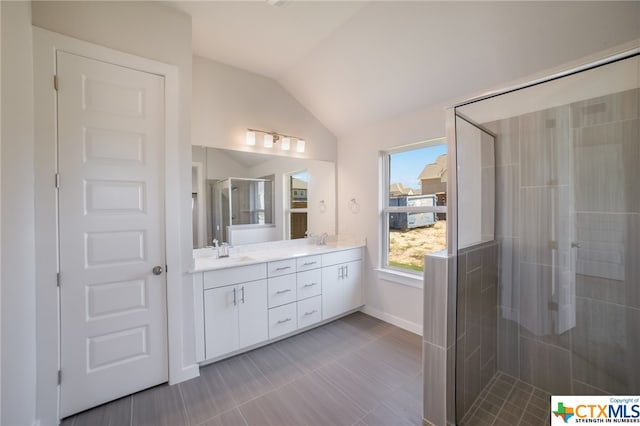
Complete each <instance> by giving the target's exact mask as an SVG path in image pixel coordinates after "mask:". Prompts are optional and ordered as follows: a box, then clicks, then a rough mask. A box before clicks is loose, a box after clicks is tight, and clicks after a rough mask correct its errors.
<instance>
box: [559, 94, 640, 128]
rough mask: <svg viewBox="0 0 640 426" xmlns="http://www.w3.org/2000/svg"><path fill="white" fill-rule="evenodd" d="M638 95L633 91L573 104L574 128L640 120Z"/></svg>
mask: <svg viewBox="0 0 640 426" xmlns="http://www.w3.org/2000/svg"><path fill="white" fill-rule="evenodd" d="M638 93H639V90H638V89H632V90H627V91H625V92H620V93H614V94H611V95H606V96H601V97H599V98H593V99H588V100H586V101H581V102H575V103H573V104H571V115H572V122H573V127H586V126H593V125H597V124H604V123H611V122H614V121H622V120H629V119H633V118H638V117H639V114H638V109H639V106H638V98H639V94H638Z"/></svg>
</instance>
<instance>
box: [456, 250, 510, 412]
mask: <svg viewBox="0 0 640 426" xmlns="http://www.w3.org/2000/svg"><path fill="white" fill-rule="evenodd" d="M498 252H499V244H498V243H497V242H495V241H491V242H487V243H481V244H478V245H475V246H472V247H469V248H465V249H461V250H459V251H458V297H457V309H456V315H457V320H456V327H457V331H456V332H457V335H456V337H457V350H456V358H457V359H456V410H457V412H456V418H458V419H462V417H463V416H464V414H465V413H466V412H467V410H468V409H469V408H471V406H472V404H473V402H474V401H475V399H476V398H477V397H478V395H479V394H480V392H481V391H482V389H483V388H484V387H485V386H486V385H487V384H488V383H489V381H490V380H491V378H492V377H493V376H494V374H495V373H496V368H497V353H496V338H497V330H496V321H497V312H498V311H497V306H498V305H497V301H498V298H497V290H498Z"/></svg>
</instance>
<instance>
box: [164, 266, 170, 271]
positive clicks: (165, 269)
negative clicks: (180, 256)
mask: <svg viewBox="0 0 640 426" xmlns="http://www.w3.org/2000/svg"><path fill="white" fill-rule="evenodd" d="M164 272H165V273H167V272H169V265H164Z"/></svg>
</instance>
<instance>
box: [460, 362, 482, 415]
mask: <svg viewBox="0 0 640 426" xmlns="http://www.w3.org/2000/svg"><path fill="white" fill-rule="evenodd" d="M480 380H481V365H480V350H476V351H475V352H474V353H473V354H472V355H471V356H470V357H468V358H467V359H466V360H465V368H464V396H463V398H464V401H465V403H464V404H465V407H471V405H472V404H473V402H474V401H475V400H476V398H477V397H478V395H479V394H480V391H481V390H482V387H481V386H480V384H481V382H480Z"/></svg>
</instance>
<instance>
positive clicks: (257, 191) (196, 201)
mask: <svg viewBox="0 0 640 426" xmlns="http://www.w3.org/2000/svg"><path fill="white" fill-rule="evenodd" d="M192 156H193V189H192V209H193V227H194V230H193V235H194V248H196V247H206V246H210V245H212V243H213V240H214V239H215V240H218V243H222V242H228V243H230V244H231V245H242V244H251V243H258V242H265V241H274V240H283V239H291V238H304V237H305V235H307V234H308V233H313V234H314V235H317V234H322V233H325V232H326V233H327V234H330V235H331V234H335V217H336V207H335V206H336V203H335V186H336V183H335V163H333V162H328V161H320V160H309V159H301V158H293V157H286V156H279V155H266V154H258V153H252V152H244V151H233V150H225V149H218V148H206V147H200V146H193V147H192Z"/></svg>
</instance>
